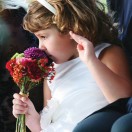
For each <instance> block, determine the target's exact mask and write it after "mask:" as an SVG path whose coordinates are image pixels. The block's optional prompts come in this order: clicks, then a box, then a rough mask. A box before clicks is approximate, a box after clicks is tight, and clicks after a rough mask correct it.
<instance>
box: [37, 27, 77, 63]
mask: <svg viewBox="0 0 132 132" xmlns="http://www.w3.org/2000/svg"><path fill="white" fill-rule="evenodd" d="M34 34H35V35H36V37H37V38H38V39H39V48H40V49H42V50H44V51H45V52H46V53H47V54H48V55H49V57H50V58H51V59H53V61H54V62H55V63H56V64H60V63H63V62H66V61H68V60H71V59H73V58H76V57H77V56H78V52H77V49H76V46H77V44H76V43H75V41H74V40H73V39H70V35H69V34H66V35H63V34H61V33H60V32H59V31H58V30H57V29H56V28H49V29H45V30H40V31H38V32H35V33H34Z"/></svg>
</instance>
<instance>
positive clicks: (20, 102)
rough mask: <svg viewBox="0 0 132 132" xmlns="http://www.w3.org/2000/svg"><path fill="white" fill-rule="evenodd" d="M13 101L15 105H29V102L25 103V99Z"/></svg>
mask: <svg viewBox="0 0 132 132" xmlns="http://www.w3.org/2000/svg"><path fill="white" fill-rule="evenodd" d="M12 103H13V104H14V105H22V106H27V104H26V103H24V102H23V101H21V100H18V99H13V101H12Z"/></svg>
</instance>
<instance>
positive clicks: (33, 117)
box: [13, 94, 40, 130]
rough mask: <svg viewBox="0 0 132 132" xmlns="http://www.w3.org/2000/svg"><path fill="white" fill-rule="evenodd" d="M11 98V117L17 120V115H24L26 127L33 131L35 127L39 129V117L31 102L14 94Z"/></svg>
mask: <svg viewBox="0 0 132 132" xmlns="http://www.w3.org/2000/svg"><path fill="white" fill-rule="evenodd" d="M13 97H14V99H13V115H14V116H15V117H16V118H17V117H18V115H19V114H25V116H26V125H27V126H28V128H29V129H30V130H34V127H36V128H37V126H36V125H38V127H40V124H39V122H40V116H39V114H38V113H37V111H36V110H35V107H34V105H33V103H32V102H31V100H30V99H29V98H27V97H23V96H22V95H20V94H14V95H13Z"/></svg>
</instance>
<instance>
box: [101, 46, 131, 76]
mask: <svg viewBox="0 0 132 132" xmlns="http://www.w3.org/2000/svg"><path fill="white" fill-rule="evenodd" d="M99 59H100V61H101V62H102V63H104V64H105V65H106V66H107V67H108V68H109V69H111V70H112V71H113V72H115V73H117V74H121V75H122V76H128V74H130V66H129V63H128V58H127V57H126V54H125V52H124V50H123V48H121V47H120V46H117V45H111V46H109V47H107V48H105V49H104V50H103V51H102V52H101V53H100V55H99Z"/></svg>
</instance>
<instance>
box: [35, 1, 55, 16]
mask: <svg viewBox="0 0 132 132" xmlns="http://www.w3.org/2000/svg"><path fill="white" fill-rule="evenodd" d="M37 1H38V2H39V3H40V4H42V5H43V6H44V7H46V8H47V9H48V10H49V11H51V12H52V13H53V14H56V10H55V8H54V7H53V6H52V5H50V4H49V3H48V2H47V1H46V0H37Z"/></svg>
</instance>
